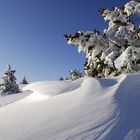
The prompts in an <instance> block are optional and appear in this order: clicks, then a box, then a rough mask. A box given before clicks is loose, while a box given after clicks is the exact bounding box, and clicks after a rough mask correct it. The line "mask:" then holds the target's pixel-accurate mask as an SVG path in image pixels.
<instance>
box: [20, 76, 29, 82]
mask: <svg viewBox="0 0 140 140" xmlns="http://www.w3.org/2000/svg"><path fill="white" fill-rule="evenodd" d="M20 84H28V81H27V80H26V77H25V76H24V77H23V80H22V81H21V83H20Z"/></svg>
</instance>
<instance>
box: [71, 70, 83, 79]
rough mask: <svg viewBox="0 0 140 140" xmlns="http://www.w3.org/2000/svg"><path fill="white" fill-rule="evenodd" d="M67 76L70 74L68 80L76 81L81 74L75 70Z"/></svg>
mask: <svg viewBox="0 0 140 140" xmlns="http://www.w3.org/2000/svg"><path fill="white" fill-rule="evenodd" d="M69 74H70V76H69V79H71V80H76V79H78V78H81V77H82V73H81V72H79V71H78V70H76V69H74V70H70V71H69Z"/></svg>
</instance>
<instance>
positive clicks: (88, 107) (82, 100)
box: [0, 74, 140, 140]
mask: <svg viewBox="0 0 140 140" xmlns="http://www.w3.org/2000/svg"><path fill="white" fill-rule="evenodd" d="M23 89H24V92H23V93H19V94H16V95H7V96H0V104H1V108H0V140H139V139H140V109H139V107H140V74H133V75H122V76H119V77H117V78H113V79H95V78H86V77H85V78H81V79H78V80H76V81H42V82H35V83H32V84H29V85H27V86H26V87H25V88H23ZM29 91H32V93H31V92H29Z"/></svg>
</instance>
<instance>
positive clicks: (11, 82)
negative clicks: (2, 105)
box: [0, 65, 19, 94]
mask: <svg viewBox="0 0 140 140" xmlns="http://www.w3.org/2000/svg"><path fill="white" fill-rule="evenodd" d="M15 72H16V71H15V70H12V69H11V66H10V65H7V71H6V72H5V73H4V74H5V76H4V77H2V79H3V83H2V84H1V85H0V91H1V92H2V93H8V94H12V93H17V92H18V91H19V88H18V85H17V84H16V77H15V76H14V74H15Z"/></svg>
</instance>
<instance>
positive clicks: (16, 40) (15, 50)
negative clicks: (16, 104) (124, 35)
mask: <svg viewBox="0 0 140 140" xmlns="http://www.w3.org/2000/svg"><path fill="white" fill-rule="evenodd" d="M126 2H127V0H0V76H3V72H4V71H5V69H6V65H7V64H11V65H12V67H13V68H14V69H16V76H17V79H18V81H21V79H22V77H23V76H24V75H25V76H26V77H27V80H29V81H38V80H53V79H58V78H59V77H60V76H64V77H65V76H67V75H68V71H69V70H70V69H74V68H77V69H79V70H81V71H82V70H83V63H84V55H82V54H81V55H80V54H78V52H77V49H76V48H75V47H72V46H70V45H68V44H67V42H66V41H65V40H64V38H63V35H64V34H66V33H68V34H69V33H75V32H76V31H79V30H84V31H86V30H92V29H93V28H97V29H98V30H102V29H104V27H105V26H106V24H105V22H104V20H103V18H102V17H101V16H100V15H99V13H98V11H97V10H98V9H99V8H101V7H103V8H111V7H113V6H121V5H122V4H124V3H126Z"/></svg>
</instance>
